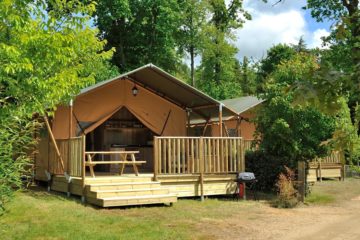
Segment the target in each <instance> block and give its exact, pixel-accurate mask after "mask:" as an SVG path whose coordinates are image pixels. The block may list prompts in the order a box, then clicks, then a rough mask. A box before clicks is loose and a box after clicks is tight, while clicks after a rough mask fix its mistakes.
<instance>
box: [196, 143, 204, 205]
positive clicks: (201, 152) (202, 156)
mask: <svg viewBox="0 0 360 240" xmlns="http://www.w3.org/2000/svg"><path fill="white" fill-rule="evenodd" d="M198 151H199V153H200V159H199V161H200V169H199V170H200V179H199V180H200V191H201V193H200V194H201V201H204V163H205V158H204V139H203V138H202V137H200V140H199V149H198Z"/></svg>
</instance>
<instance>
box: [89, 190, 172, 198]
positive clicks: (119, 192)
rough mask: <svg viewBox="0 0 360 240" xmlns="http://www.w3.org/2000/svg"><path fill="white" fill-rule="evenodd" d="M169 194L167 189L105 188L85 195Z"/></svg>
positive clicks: (99, 196)
mask: <svg viewBox="0 0 360 240" xmlns="http://www.w3.org/2000/svg"><path fill="white" fill-rule="evenodd" d="M165 194H169V190H168V189H163V188H154V189H135V190H134V189H131V190H105V191H95V192H93V191H91V192H89V193H88V194H87V195H88V196H91V197H96V198H105V197H111V196H119V197H121V196H127V197H129V196H130V197H131V196H151V195H165Z"/></svg>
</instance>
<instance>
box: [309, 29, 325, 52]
mask: <svg viewBox="0 0 360 240" xmlns="http://www.w3.org/2000/svg"><path fill="white" fill-rule="evenodd" d="M329 35H330V32H329V31H327V30H326V29H323V28H320V29H317V30H315V32H313V33H312V39H310V44H309V47H310V48H324V46H323V45H322V42H323V41H322V39H321V38H322V37H327V36H329Z"/></svg>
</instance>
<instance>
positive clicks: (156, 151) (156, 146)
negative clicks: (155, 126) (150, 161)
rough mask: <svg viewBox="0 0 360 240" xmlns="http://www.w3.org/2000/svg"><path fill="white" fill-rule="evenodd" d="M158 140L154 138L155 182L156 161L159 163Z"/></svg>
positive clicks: (155, 175)
mask: <svg viewBox="0 0 360 240" xmlns="http://www.w3.org/2000/svg"><path fill="white" fill-rule="evenodd" d="M158 151H159V139H158V138H157V137H154V181H157V175H158V170H159V169H158V161H159V154H158Z"/></svg>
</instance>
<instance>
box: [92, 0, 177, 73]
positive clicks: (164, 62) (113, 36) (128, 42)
mask: <svg viewBox="0 0 360 240" xmlns="http://www.w3.org/2000/svg"><path fill="white" fill-rule="evenodd" d="M95 16H96V18H95V19H96V20H95V23H96V26H98V28H99V29H100V34H99V36H100V38H101V39H106V40H107V46H106V48H105V49H111V48H115V49H116V52H115V54H114V56H113V59H112V61H113V63H114V64H115V65H116V66H118V67H119V69H120V71H121V72H124V71H128V70H132V69H134V68H137V67H140V66H142V65H144V64H148V63H154V64H156V65H158V66H159V67H161V68H163V69H165V70H166V71H170V72H175V71H176V68H177V63H179V61H180V56H179V54H178V53H177V51H176V47H177V41H176V39H175V37H176V35H177V33H178V30H179V27H180V19H181V15H180V9H179V4H178V1H176V0H170V1H169V0H155V1H154V0H146V1H135V0H115V1H113V0H104V1H98V3H97V6H96V13H95Z"/></svg>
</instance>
